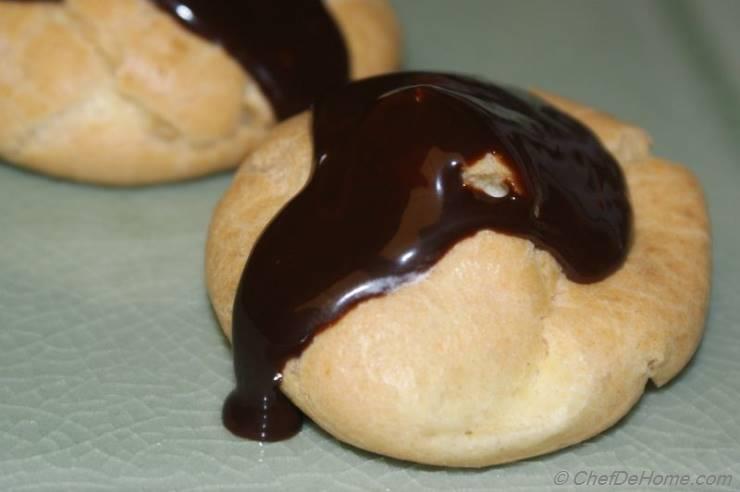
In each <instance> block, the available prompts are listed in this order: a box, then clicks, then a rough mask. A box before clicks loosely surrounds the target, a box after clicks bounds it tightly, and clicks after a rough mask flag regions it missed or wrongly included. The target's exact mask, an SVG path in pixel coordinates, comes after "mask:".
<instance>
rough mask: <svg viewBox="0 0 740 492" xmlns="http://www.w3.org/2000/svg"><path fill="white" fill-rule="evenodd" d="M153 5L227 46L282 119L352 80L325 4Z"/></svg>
mask: <svg viewBox="0 0 740 492" xmlns="http://www.w3.org/2000/svg"><path fill="white" fill-rule="evenodd" d="M0 1H13V2H24V3H29V2H43V3H61V1H62V0H0ZM150 1H151V2H153V3H154V4H155V5H156V6H157V7H159V8H160V9H162V10H163V11H164V12H166V13H167V14H169V15H171V16H172V17H173V18H174V19H175V20H176V21H177V22H179V23H180V24H181V25H182V26H184V27H185V28H187V29H189V30H190V31H192V32H194V33H195V34H197V35H199V36H201V37H204V38H206V39H208V40H210V41H212V42H214V43H217V44H219V45H221V46H223V48H224V49H225V50H227V51H228V52H229V53H230V54H231V56H232V57H234V59H236V60H237V61H238V62H239V63H240V64H241V65H242V67H243V68H244V70H245V71H246V72H247V73H249V74H250V75H251V76H252V77H253V78H254V79H255V80H256V81H257V83H258V84H259V85H260V88H261V89H262V91H263V93H264V94H265V95H266V96H267V98H268V99H269V100H270V102H271V104H272V107H273V109H274V110H275V115H276V116H277V118H278V119H281V120H282V119H285V118H288V117H290V116H293V115H295V114H297V113H300V112H301V111H303V110H305V109H307V108H308V107H309V106H310V105H311V104H312V103H313V101H314V100H316V99H317V98H319V97H323V96H325V95H328V94H331V93H332V92H333V91H334V90H336V89H337V88H339V87H341V86H343V85H344V84H346V83H347V82H348V81H349V54H348V52H347V47H346V45H345V42H344V38H343V37H342V33H341V32H340V31H339V28H338V27H337V25H336V23H335V22H334V20H333V18H332V17H331V14H329V12H328V11H327V10H326V7H324V3H323V1H322V0H150Z"/></svg>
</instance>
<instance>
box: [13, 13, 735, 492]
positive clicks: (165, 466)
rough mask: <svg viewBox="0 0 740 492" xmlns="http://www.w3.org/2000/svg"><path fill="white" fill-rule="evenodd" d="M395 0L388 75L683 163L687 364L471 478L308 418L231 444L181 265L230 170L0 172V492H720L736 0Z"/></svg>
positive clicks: (198, 244)
mask: <svg viewBox="0 0 740 492" xmlns="http://www.w3.org/2000/svg"><path fill="white" fill-rule="evenodd" d="M395 3H396V5H397V6H398V9H399V12H400V15H401V17H402V20H403V22H404V24H405V27H406V35H407V45H408V46H407V58H406V59H407V66H408V67H410V68H436V69H447V70H451V69H452V70H460V71H465V72H471V73H475V74H480V75H484V76H487V77H489V78H492V79H495V80H499V81H502V82H510V83H515V84H520V85H523V86H538V87H541V88H544V89H548V90H551V91H554V92H558V93H561V94H563V95H566V96H571V97H573V98H577V99H579V100H582V101H584V102H586V103H589V104H592V105H594V106H597V107H601V108H603V109H605V110H608V111H611V112H613V113H615V114H618V115H619V116H621V117H622V118H624V119H627V120H630V121H633V122H635V123H637V124H639V125H640V126H643V127H645V128H647V129H648V130H649V131H650V132H651V133H652V135H653V136H654V138H655V149H656V153H657V154H659V155H662V156H665V157H668V158H671V159H674V160H678V161H682V162H685V163H686V164H687V165H688V166H689V167H691V168H692V169H693V170H694V171H695V172H696V173H697V174H698V175H699V177H700V179H701V181H702V182H703V184H704V186H705V189H706V190H707V193H708V198H709V202H710V208H711V215H712V221H713V227H714V241H715V242H714V254H715V276H714V285H713V295H712V305H711V312H710V315H709V320H708V326H707V334H706V337H705V340H704V343H703V345H702V347H701V349H700V351H699V353H698V355H697V357H696V359H695V360H694V362H693V364H692V365H691V367H690V368H689V369H688V370H687V371H685V372H684V373H683V374H682V376H681V377H679V378H678V379H677V380H676V382H675V383H673V384H672V385H670V386H669V387H668V388H666V389H664V390H659V391H650V392H649V393H648V394H647V395H646V396H645V398H644V399H643V401H642V402H641V403H640V404H639V405H638V407H637V408H636V409H635V410H634V411H633V412H632V413H631V414H630V415H629V417H628V418H626V419H625V420H624V421H623V422H621V423H620V424H619V425H618V426H617V427H615V428H614V429H612V430H610V431H609V432H607V433H605V434H603V435H601V436H600V437H598V438H596V439H593V440H591V441H589V442H587V443H585V444H582V445H579V446H576V447H573V448H570V449H568V450H565V451H562V452H558V453H555V454H552V455H549V456H546V457H540V458H535V459H532V460H528V461H524V462H521V463H517V464H514V465H509V466H503V467H497V468H492V469H489V470H484V471H449V470H432V469H427V468H422V467H417V466H414V465H409V464H404V463H399V462H395V461H392V460H386V459H383V458H379V457H377V456H372V455H369V454H366V453H362V452H357V451H354V450H352V449H350V448H348V447H345V446H342V445H341V444H339V443H337V442H335V441H334V440H332V439H331V438H329V437H327V436H326V435H325V434H323V433H322V432H321V431H319V430H317V429H316V428H314V427H313V426H308V427H307V428H306V430H305V431H304V432H303V433H302V434H300V435H299V436H298V437H297V438H295V439H293V440H291V441H288V442H285V443H280V444H275V445H268V446H264V445H259V444H255V443H252V442H245V441H240V440H237V439H235V438H232V437H231V436H230V435H229V434H227V433H226V431H224V429H223V428H222V427H221V424H220V422H219V412H220V407H221V401H222V398H223V397H224V396H225V395H226V394H227V393H228V392H229V390H230V389H231V385H232V372H231V361H230V352H229V349H228V347H227V346H226V345H225V343H224V341H223V338H222V336H221V335H220V334H219V331H218V327H217V324H216V322H215V320H214V318H213V316H212V314H211V311H210V308H209V304H208V301H207V297H206V292H205V288H204V286H203V275H202V263H203V245H204V239H205V231H206V226H207V223H208V219H209V216H210V212H211V209H212V207H213V206H214V204H215V203H216V201H217V200H218V198H219V196H220V195H221V193H222V192H223V191H224V190H225V188H226V187H227V186H228V184H229V180H230V177H229V176H228V175H221V176H217V177H213V178H210V179H206V180H203V181H199V182H193V183H187V184H183V185H176V186H165V187H156V188H148V189H142V190H109V189H99V188H94V187H87V186H80V185H74V184H68V183H63V182H57V181H53V180H49V179H46V178H43V177H39V176H36V175H33V174H29V173H25V172H22V171H18V170H16V169H14V168H11V167H9V166H2V165H0V210H2V214H0V490H3V491H5V490H29V491H30V490H33V491H35V490H48V491H55V492H56V491H60V490H96V491H97V490H139V489H140V490H190V491H206V490H247V489H269V488H274V489H280V490H356V491H357V490H394V491H395V490H399V491H408V490H469V491H477V490H532V491H535V490H547V489H548V488H552V489H553V490H566V489H570V488H572V486H573V484H572V478H573V476H574V475H575V474H576V473H577V472H578V471H581V470H586V471H591V470H592V471H594V472H595V473H612V472H614V471H620V470H625V471H628V472H631V473H640V472H642V471H643V470H652V471H653V472H655V473H656V474H667V473H680V474H688V475H689V476H690V477H691V479H692V480H693V479H695V478H697V477H698V476H699V475H700V474H733V475H734V477H733V484H732V485H731V486H728V487H708V486H691V487H687V489H688V490H740V416H739V412H738V407H739V406H740V341H739V340H738V334H739V331H740V309H739V308H738V299H737V296H738V292H740V280H739V279H740V261H739V260H738V255H737V252H738V251H739V250H740V233H739V232H738V229H737V227H736V224H737V220H738V219H737V217H738V214H740V200H739V197H740V192H739V191H738V186H740V162H739V158H738V156H739V155H740V102H739V101H740V54H739V53H740V48H738V47H739V46H740V29H738V22H740V1H737V0H728V1H720V0H714V1H705V2H683V1H671V0H669V1H664V2H649V1H635V0H631V1H608V2H607V1H590V0H589V1H578V2H574V1H565V2H563V1H560V2H556V1H544V0H543V1H537V2H533V1H516V2H515V1H508V2H502V1H493V0H455V1H453V0H396V1H395ZM1 69H2V65H0V70H1ZM0 117H2V115H0ZM561 470H565V471H567V472H568V473H570V474H571V480H570V481H569V484H570V485H569V486H568V487H557V486H555V485H553V479H554V476H555V474H556V473H557V472H559V471H561ZM641 488H645V487H633V488H632V490H637V489H641ZM577 489H578V490H589V487H585V486H583V487H577ZM595 489H601V490H607V489H608V487H595ZM665 490H676V488H675V487H672V488H665Z"/></svg>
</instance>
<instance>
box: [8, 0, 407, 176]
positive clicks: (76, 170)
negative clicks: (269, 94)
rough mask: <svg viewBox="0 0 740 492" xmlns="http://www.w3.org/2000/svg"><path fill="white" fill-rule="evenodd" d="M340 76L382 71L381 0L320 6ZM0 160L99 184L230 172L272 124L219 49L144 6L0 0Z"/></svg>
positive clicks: (115, 0) (258, 96)
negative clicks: (331, 23) (339, 45)
mask: <svg viewBox="0 0 740 492" xmlns="http://www.w3.org/2000/svg"><path fill="white" fill-rule="evenodd" d="M325 5H326V6H327V7H328V10H329V12H330V14H331V15H332V16H333V18H334V20H335V21H336V24H337V26H338V28H339V29H340V31H341V32H342V34H343V37H344V41H345V43H346V47H347V51H348V54H349V64H350V69H351V70H350V71H351V76H352V77H354V78H357V77H365V76H368V75H372V74H377V73H381V72H385V71H388V70H392V69H394V68H395V67H396V66H397V64H398V60H399V49H400V48H399V28H398V25H397V22H396V19H395V16H394V13H393V11H392V9H391V7H390V6H389V4H388V2H387V0H326V2H325ZM0 57H1V58H2V65H1V66H0V114H1V115H2V118H0V158H2V159H5V160H8V161H11V162H15V163H18V164H19V165H22V166H24V167H28V168H30V169H33V170H36V171H39V172H42V173H46V174H50V175H53V176H59V177H64V178H70V179H74V180H80V181H88V182H93V183H101V184H111V185H131V184H146V183H156V182H162V181H172V180H179V179H184V178H191V177H195V176H200V175H204V174H207V173H211V172H214V171H218V170H222V169H227V168H229V167H233V166H235V165H236V164H238V163H239V162H240V161H241V160H242V159H243V158H244V156H245V155H246V154H247V153H248V152H249V151H250V150H251V149H252V148H254V146H255V145H256V144H257V143H258V142H259V141H260V140H262V138H263V137H264V135H265V133H266V131H267V130H268V129H269V128H271V127H272V126H273V125H274V122H275V114H274V111H273V108H272V107H271V104H270V103H269V102H268V100H267V98H266V97H265V95H264V94H263V92H262V91H261V89H260V86H259V85H258V84H257V83H256V82H255V80H254V79H253V77H252V76H251V75H250V74H248V73H246V72H245V70H244V68H243V67H242V65H240V64H239V63H237V61H236V60H235V59H234V58H233V57H232V56H231V55H230V54H229V53H227V51H226V50H224V49H223V48H221V47H218V46H217V45H216V44H214V43H212V42H210V41H208V40H207V39H206V38H204V37H201V36H199V35H197V34H195V33H193V32H191V31H189V30H187V29H185V28H184V27H183V26H181V25H180V24H178V22H176V20H175V19H174V18H173V17H171V16H170V15H168V14H166V13H165V12H164V11H162V10H161V9H158V8H157V7H156V6H155V5H154V3H153V1H152V0H64V1H63V2H54V1H41V0H38V1H7V0H0Z"/></svg>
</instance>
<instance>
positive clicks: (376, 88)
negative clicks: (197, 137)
mask: <svg viewBox="0 0 740 492" xmlns="http://www.w3.org/2000/svg"><path fill="white" fill-rule="evenodd" d="M313 138H314V149H315V150H314V151H315V155H314V164H313V173H312V175H311V177H310V179H309V181H308V183H307V184H306V185H305V187H304V188H303V189H302V190H301V191H300V192H299V193H298V195H296V196H295V197H294V198H293V199H292V200H291V201H290V202H289V203H288V204H287V205H286V206H285V207H284V208H283V209H282V211H281V212H280V213H279V214H278V215H277V216H276V217H275V218H274V219H273V221H272V222H271V223H270V224H269V225H268V227H267V228H266V229H265V230H264V232H263V233H262V235H261V237H260V238H259V240H258V241H257V243H256V244H255V246H254V249H253V250H252V252H251V254H250V257H249V259H248V261H247V264H246V267H245V269H244V273H243V275H242V279H241V283H240V285H239V289H238V292H237V296H236V301H235V304H234V323H233V342H234V360H235V369H236V376H237V389H236V390H235V391H234V392H233V393H232V394H231V396H230V397H229V398H228V400H227V401H226V404H225V406H224V413H223V417H224V423H225V425H226V426H227V427H228V428H229V429H231V430H232V431H233V432H234V433H236V434H238V435H240V436H244V437H248V438H252V439H257V440H262V441H269V440H280V439H284V438H286V437H289V436H290V435H292V434H294V433H295V432H297V431H298V430H299V428H300V422H301V415H300V412H299V411H298V410H297V409H296V408H295V407H294V406H293V405H292V404H291V403H290V401H289V400H288V399H287V398H286V397H285V396H284V395H283V394H282V393H281V392H280V391H279V384H280V380H281V371H282V368H283V365H284V364H285V362H286V361H287V360H288V359H289V358H291V357H293V356H297V355H299V354H300V352H301V351H302V350H303V349H304V348H305V347H306V346H307V344H308V343H310V341H311V340H312V339H313V337H314V336H315V335H316V333H317V332H318V331H319V330H321V329H323V328H324V327H327V326H329V325H330V324H331V323H333V322H335V321H337V320H338V319H339V318H341V317H342V316H343V315H344V314H345V313H347V311H348V310H349V309H351V308H352V307H353V306H355V305H356V304H357V303H359V302H361V301H363V300H367V299H370V298H372V297H375V296H380V295H383V294H386V293H388V292H389V291H391V290H393V289H394V288H396V287H398V286H400V285H402V284H403V283H405V282H407V281H409V280H410V279H413V278H415V277H417V276H418V275H420V274H423V273H424V272H426V271H428V270H429V269H430V268H431V267H432V266H433V265H434V264H435V263H436V262H437V261H439V259H440V258H441V257H442V256H443V255H444V254H445V253H446V252H447V251H449V249H450V248H451V247H452V246H454V245H455V243H457V242H458V241H460V240H462V239H464V238H467V237H470V236H472V235H474V234H475V233H476V232H478V231H481V230H484V229H491V230H495V231H497V232H501V233H506V234H511V235H514V236H518V237H522V238H526V239H529V240H531V241H532V242H533V243H534V244H535V245H536V246H537V247H539V248H542V249H544V250H546V251H548V252H550V253H551V254H552V255H553V256H554V257H555V258H556V259H557V260H558V262H559V263H560V265H561V266H562V268H563V270H564V272H565V274H566V275H567V276H568V278H570V279H571V280H573V281H575V282H581V283H589V282H596V281H599V280H601V279H603V278H605V277H606V276H608V275H609V274H610V273H612V272H614V271H615V270H616V269H617V268H619V266H620V265H621V264H622V263H623V261H624V259H625V257H626V255H627V251H628V248H629V243H630V235H631V220H632V212H631V208H630V204H629V201H628V196H627V189H626V185H625V181H624V177H623V175H622V172H621V170H620V168H619V166H618V164H617V163H616V162H615V160H614V158H613V157H612V156H611V155H610V154H609V153H608V152H607V151H606V150H605V149H604V148H603V147H602V146H601V144H600V143H599V141H598V140H597V138H596V137H595V136H594V135H593V134H592V133H591V132H590V131H589V130H588V129H587V128H586V127H584V126H583V125H582V124H580V123H579V122H577V121H575V120H574V119H573V118H571V117H569V116H568V115H566V114H564V113H562V112H560V111H558V110H556V109H555V108H553V107H552V106H550V105H548V104H546V103H545V102H544V101H542V100H540V99H538V98H536V97H534V96H531V95H528V94H526V93H523V92H520V91H517V90H508V89H504V88H502V87H498V86H495V85H492V84H488V83H484V82H481V81H478V80H475V79H471V78H467V77H463V76H456V75H443V74H429V73H408V74H394V75H388V76H384V77H378V78H374V79H369V80H365V81H362V82H358V83H354V84H351V85H349V86H347V87H345V88H343V89H341V90H340V91H338V92H336V93H335V94H333V95H331V96H329V97H327V98H324V99H323V100H321V101H320V102H319V103H318V104H317V105H316V106H315V109H314V115H313ZM489 153H490V154H493V155H494V156H495V157H496V158H497V159H498V160H499V161H501V162H503V163H504V164H505V165H506V167H507V169H508V171H509V175H510V176H509V178H508V179H507V187H508V194H507V195H506V196H504V197H499V198H496V197H493V196H490V195H488V194H486V193H485V192H483V191H482V190H479V189H477V188H476V187H474V186H471V185H469V184H466V183H465V181H464V179H463V171H464V170H465V169H468V168H469V167H470V166H471V165H473V164H474V163H476V162H477V161H478V160H480V159H481V158H482V157H484V156H485V155H486V154H489ZM492 302H495V299H492ZM461 309H464V307H461Z"/></svg>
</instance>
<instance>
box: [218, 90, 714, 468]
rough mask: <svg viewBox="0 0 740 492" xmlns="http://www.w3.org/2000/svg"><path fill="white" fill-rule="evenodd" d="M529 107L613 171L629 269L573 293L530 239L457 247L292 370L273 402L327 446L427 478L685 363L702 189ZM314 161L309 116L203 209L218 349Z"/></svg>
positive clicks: (593, 124)
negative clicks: (248, 264)
mask: <svg viewBox="0 0 740 492" xmlns="http://www.w3.org/2000/svg"><path fill="white" fill-rule="evenodd" d="M539 94H540V95H541V96H542V97H543V98H545V99H546V100H547V101H549V102H550V103H551V104H553V105H555V106H556V107H558V108H560V109H561V110H563V111H565V112H567V113H569V114H570V115H572V116H573V117H575V118H576V119H578V120H580V121H581V122H582V123H584V124H586V125H587V126H589V127H590V128H591V129H592V131H593V132H594V133H595V134H596V135H597V136H598V137H599V138H600V140H601V141H602V143H603V144H604V146H605V147H606V148H607V149H608V150H609V151H610V152H611V153H612V154H613V155H614V156H615V157H616V158H617V160H618V161H619V164H620V166H621V168H622V170H623V172H624V175H625V177H626V180H627V183H628V187H629V193H630V198H631V202H632V207H633V210H634V243H633V245H632V249H631V251H630V253H629V255H628V257H627V259H626V262H625V263H624V265H623V266H622V267H621V268H620V269H619V270H618V271H617V272H616V273H614V274H612V275H610V276H609V277H607V278H606V279H605V280H603V281H601V282H598V283H595V284H585V285H584V284H577V283H574V282H571V281H569V280H568V279H567V278H566V277H565V276H564V275H563V273H562V270H561V267H560V266H559V264H558V263H557V262H556V261H555V260H554V259H553V258H552V256H551V255H550V254H548V253H546V252H544V251H542V250H539V249H537V248H535V247H534V246H533V245H532V243H531V242H529V241H527V240H524V239H519V238H515V237H512V236H508V235H505V234H500V233H496V232H492V231H481V232H479V233H478V234H476V235H475V236H473V237H471V238H468V239H464V240H462V241H460V242H459V243H458V244H457V245H456V246H455V247H453V248H452V250H451V251H449V252H448V253H447V254H446V255H445V256H444V257H443V258H442V259H441V260H440V261H439V262H438V263H437V264H436V265H435V266H434V267H433V268H432V269H431V270H430V271H429V272H428V274H427V275H426V276H425V277H424V279H423V280H420V281H417V282H413V283H409V284H406V285H403V286H402V287H400V288H398V289H397V290H395V291H393V292H392V293H390V294H387V295H384V296H381V297H378V298H374V299H370V300H366V301H364V302H362V303H360V304H359V305H357V306H356V307H355V308H353V309H352V310H351V311H350V312H349V313H348V314H347V315H346V316H344V317H343V318H341V319H340V320H339V321H337V322H335V323H334V324H332V325H331V326H330V327H329V328H328V329H326V330H324V331H322V332H321V333H319V334H318V335H317V336H316V338H315V339H314V340H313V342H312V343H311V344H310V345H309V346H308V347H307V348H306V349H305V351H304V352H303V353H302V354H301V356H300V357H297V358H294V359H292V360H290V361H289V362H288V363H287V365H286V367H285V370H284V371H283V382H282V389H283V391H284V392H285V393H286V394H287V395H288V396H289V397H290V398H291V400H292V401H293V402H294V403H296V405H298V407H299V408H301V410H302V411H303V412H305V413H306V414H307V415H308V416H309V417H311V419H313V420H314V421H315V422H316V423H318V424H319V425H320V426H321V427H322V428H324V429H325V430H327V431H328V432H329V433H330V434H332V435H333V436H335V437H337V438H338V439H340V440H342V441H345V442H348V443H350V444H353V445H355V446H358V447H360V448H363V449H367V450H370V451H373V452H377V453H381V454H384V455H387V456H391V457H395V458H399V459H404V460H411V461H416V462H419V463H426V464H433V465H446V466H460V467H481V466H489V465H493V464H497V463H503V462H508V461H513V460H517V459H521V458H525V457H529V456H534V455H538V454H542V453H546V452H549V451H553V450H556V449H560V448H562V447H565V446H568V445H571V444H574V443H577V442H580V441H582V440H584V439H587V438H589V437H591V436H593V435H596V434H598V433H599V432H601V431H603V430H604V429H606V428H608V427H610V426H611V425H613V424H614V423H615V422H616V421H617V420H619V419H620V418H621V417H622V416H624V415H625V414H626V413H627V412H628V411H629V409H630V408H631V407H632V406H633V405H634V404H635V403H636V402H637V400H638V399H639V398H640V396H641V395H642V393H643V391H644V388H645V385H646V383H647V382H648V381H649V380H652V381H653V382H655V383H656V384H657V385H662V384H665V383H666V382H668V381H669V380H671V379H672V378H673V377H674V376H675V375H676V374H677V373H678V372H679V371H680V370H681V369H682V368H683V367H684V366H685V365H686V364H687V362H688V361H689V359H690V358H691V356H692V354H693V353H694V351H695V349H696V347H697V346H698V344H699V341H700V339H701V335H702V332H703V326H704V316H705V313H706V307H707V299H708V292H709V263H710V257H709V254H710V253H709V251H710V249H709V248H710V235H709V224H708V219H707V214H706V208H705V204H704V199H703V195H702V191H701V188H700V185H699V184H698V182H697V180H696V178H695V177H694V176H693V175H692V174H691V173H690V172H689V171H687V170H686V169H684V168H683V167H681V166H679V165H677V164H674V163H671V162H668V161H666V160H663V159H660V158H657V157H654V156H651V155H650V152H649V143H650V142H649V137H648V136H647V135H646V134H645V132H644V131H642V130H640V129H638V128H635V127H633V126H630V125H627V124H625V123H622V122H619V121H617V120H615V119H613V118H611V117H610V116H608V115H605V114H603V113H600V112H598V111H595V110H593V109H590V108H587V107H585V106H582V105H579V104H576V103H573V102H571V101H567V100H565V99H562V98H559V97H557V96H553V95H548V94H544V93H539ZM312 158H313V154H312V142H311V135H310V115H301V116H299V117H296V118H294V119H291V120H289V121H287V122H285V123H283V124H282V125H280V126H279V127H278V128H277V129H276V131H275V132H274V133H273V134H272V135H270V137H269V138H268V139H267V141H266V142H265V143H264V144H263V145H262V146H261V147H260V148H259V149H258V150H257V151H256V152H255V153H254V154H252V155H251V156H250V157H249V158H248V159H247V161H246V162H245V164H244V165H243V166H242V168H241V169H240V170H239V172H238V174H237V176H236V178H235V180H234V183H233V185H232V187H231V188H230V189H229V191H228V192H227V193H226V195H225V197H224V198H223V200H222V202H221V203H220V205H219V207H218V209H217V210H216V212H215V214H214V217H213V221H212V224H211V230H210V234H209V240H208V249H207V258H206V267H207V268H206V269H207V281H208V287H209V292H210V295H211V299H212V302H213V305H214V308H215V311H216V314H217V316H218V318H219V321H220V323H221V326H222V328H223V330H224V332H225V333H226V335H227V336H229V337H230V335H231V315H232V313H231V310H232V306H233V302H234V296H235V292H236V288H237V285H238V282H239V278H240V276H241V273H242V269H243V267H244V263H245V260H246V258H247V256H248V254H249V251H250V249H251V247H252V246H253V244H254V242H255V241H256V240H257V238H258V236H259V234H260V232H261V230H262V229H263V228H264V227H265V225H266V224H267V223H268V222H269V221H270V220H271V219H272V217H273V216H274V215H275V214H276V213H277V212H278V211H279V209H280V208H281V207H282V206H283V205H284V204H285V203H286V202H287V201H288V200H289V199H290V198H291V197H292V196H293V195H295V194H296V193H297V192H298V191H299V190H300V188H301V187H302V185H303V184H304V182H305V181H306V180H307V179H308V173H309V171H310V169H311V161H312ZM278 164H279V165H278ZM480 166H481V167H480V168H479V170H480V173H478V176H479V177H480V176H486V175H491V174H493V175H495V174H496V173H495V170H496V166H495V165H493V164H492V163H491V162H483V163H481V164H480ZM474 171H475V168H473V170H472V171H471V172H472V174H476V173H475V172H474ZM479 179H484V178H479ZM495 181H496V180H494V182H495ZM494 300H495V302H494Z"/></svg>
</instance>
